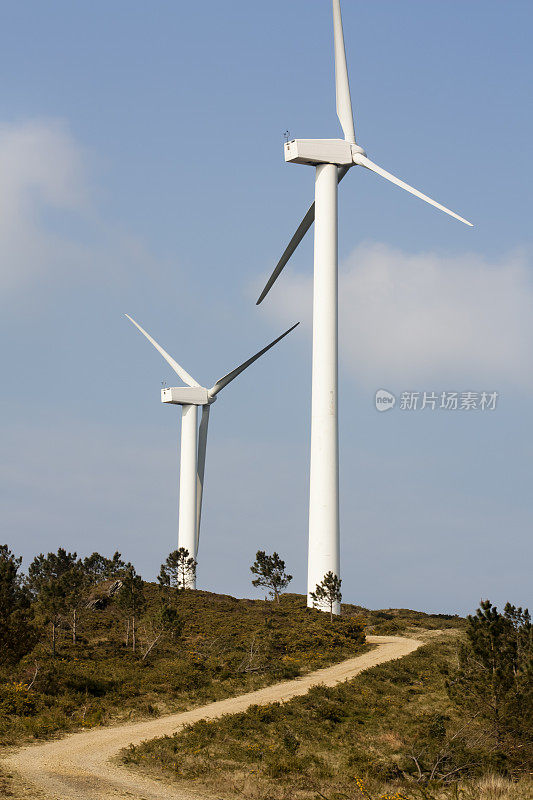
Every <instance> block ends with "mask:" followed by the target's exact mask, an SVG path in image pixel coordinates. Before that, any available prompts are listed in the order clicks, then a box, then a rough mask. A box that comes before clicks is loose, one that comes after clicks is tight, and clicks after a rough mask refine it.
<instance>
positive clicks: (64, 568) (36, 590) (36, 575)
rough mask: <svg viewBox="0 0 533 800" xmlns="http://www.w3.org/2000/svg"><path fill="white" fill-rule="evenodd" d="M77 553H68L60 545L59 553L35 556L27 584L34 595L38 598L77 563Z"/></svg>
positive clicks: (29, 570)
mask: <svg viewBox="0 0 533 800" xmlns="http://www.w3.org/2000/svg"><path fill="white" fill-rule="evenodd" d="M77 561H78V556H77V554H76V553H67V551H66V550H65V549H64V548H63V547H59V548H58V551H57V553H48V555H47V556H45V555H43V554H42V553H41V554H40V555H38V556H35V558H34V559H33V561H32V562H31V564H30V566H29V569H28V577H27V579H26V585H27V587H28V589H29V590H30V592H31V593H32V595H33V596H34V597H35V598H37V599H38V597H39V594H40V593H41V591H42V590H43V588H44V587H45V586H47V585H48V584H49V583H50V582H51V581H53V580H56V579H57V578H61V577H62V576H63V575H64V574H65V573H66V572H68V571H69V570H70V569H72V567H73V566H74V565H75V564H76V563H77Z"/></svg>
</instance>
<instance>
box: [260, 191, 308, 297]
mask: <svg viewBox="0 0 533 800" xmlns="http://www.w3.org/2000/svg"><path fill="white" fill-rule="evenodd" d="M314 221H315V204H314V203H313V204H312V205H311V206H310V207H309V210H308V211H307V214H306V215H305V217H304V218H303V220H302V221H301V222H300V224H299V226H298V230H297V231H296V233H295V234H294V236H293V237H292V239H291V240H290V242H289V244H288V245H287V247H286V249H285V252H284V253H283V255H282V256H281V258H280V260H279V261H278V263H277V266H276V268H275V270H274V272H273V273H272V275H271V276H270V278H269V279H268V281H267V283H266V286H265V288H264V289H263V291H262V292H261V294H260V295H259V299H258V300H257V302H256V306H258V305H259V303H262V302H263V300H264V299H265V297H266V296H267V294H268V293H269V291H270V290H271V289H272V287H273V285H274V283H275V282H276V281H277V279H278V278H279V276H280V273H281V271H282V269H283V267H284V266H285V265H286V264H287V262H288V260H289V259H290V257H291V256H292V254H293V253H294V251H295V250H296V248H297V247H298V245H299V244H300V242H301V241H302V239H303V238H304V236H305V234H306V233H307V231H308V230H309V228H310V227H311V225H312V224H313V222H314Z"/></svg>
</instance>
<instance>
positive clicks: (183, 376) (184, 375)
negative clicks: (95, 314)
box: [124, 314, 200, 387]
mask: <svg viewBox="0 0 533 800" xmlns="http://www.w3.org/2000/svg"><path fill="white" fill-rule="evenodd" d="M124 316H125V317H127V318H128V319H129V321H130V322H133V324H134V325H135V327H136V328H138V329H139V330H140V332H141V333H142V334H143V336H146V338H147V339H148V341H149V342H151V343H152V344H153V346H154V347H155V349H156V350H157V351H158V352H159V353H161V355H162V356H163V358H164V359H165V361H166V362H167V364H170V366H171V367H172V369H173V370H174V372H176V373H177V374H178V375H179V377H180V378H181V380H182V381H183V383H186V384H187V386H190V387H200V384H199V383H197V382H196V381H195V380H194V378H192V377H191V376H190V375H189V373H188V372H186V371H185V370H184V369H183V367H181V366H180V365H179V364H178V362H177V361H174V359H173V358H172V356H169V354H168V353H167V352H166V350H163V348H162V347H161V345H160V344H157V342H156V340H155V339H152V337H151V336H150V334H149V333H146V331H145V330H144V328H141V326H140V325H139V323H138V322H135V320H134V319H133V317H130V315H129V314H124Z"/></svg>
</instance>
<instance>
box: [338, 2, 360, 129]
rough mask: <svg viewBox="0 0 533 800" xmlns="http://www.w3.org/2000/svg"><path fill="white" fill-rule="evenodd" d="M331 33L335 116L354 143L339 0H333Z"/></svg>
mask: <svg viewBox="0 0 533 800" xmlns="http://www.w3.org/2000/svg"><path fill="white" fill-rule="evenodd" d="M333 35H334V40H335V89H336V93H337V116H338V118H339V122H340V124H341V127H342V130H343V131H344V138H345V139H346V141H347V142H352V144H355V130H354V125H353V110H352V98H351V96H350V81H349V79H348V67H347V65H346V48H345V46H344V33H343V31H342V16H341V4H340V0H333Z"/></svg>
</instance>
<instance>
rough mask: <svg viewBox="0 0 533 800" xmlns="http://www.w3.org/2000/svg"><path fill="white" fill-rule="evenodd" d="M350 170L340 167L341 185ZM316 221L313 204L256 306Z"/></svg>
mask: <svg viewBox="0 0 533 800" xmlns="http://www.w3.org/2000/svg"><path fill="white" fill-rule="evenodd" d="M348 169H349V168H348V167H339V170H338V176H339V183H340V182H341V181H342V179H343V178H344V176H345V175H346V173H347V172H348ZM314 221H315V204H314V203H313V204H312V205H311V206H310V207H309V209H308V211H307V214H306V215H305V217H304V218H303V220H302V221H301V222H300V224H299V226H298V230H297V231H296V233H295V234H294V236H293V237H292V239H291V240H290V242H289V244H288V245H287V247H286V248H285V252H284V253H283V255H282V256H281V258H280V260H279V261H278V263H277V265H276V268H275V270H274V272H273V273H272V275H271V276H270V278H269V279H268V281H267V283H266V286H265V288H264V289H263V291H262V292H261V294H260V295H259V299H258V300H257V301H256V306H258V305H259V303H262V302H263V300H264V299H265V297H266V296H267V294H268V293H269V291H270V290H271V289H272V287H273V285H274V283H275V282H276V281H277V279H278V278H279V276H280V274H281V271H282V270H283V268H284V266H285V265H286V264H287V262H288V261H289V259H290V257H291V256H292V254H293V253H294V251H295V250H296V248H297V247H298V245H299V244H300V242H301V241H302V239H303V238H304V236H305V234H306V233H307V231H308V230H309V228H310V227H311V225H312V224H313V222H314Z"/></svg>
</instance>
